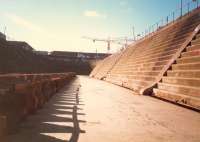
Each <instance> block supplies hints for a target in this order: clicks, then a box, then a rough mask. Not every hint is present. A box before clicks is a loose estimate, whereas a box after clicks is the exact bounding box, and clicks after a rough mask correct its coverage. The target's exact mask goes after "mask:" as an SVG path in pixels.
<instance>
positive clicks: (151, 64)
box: [94, 9, 200, 94]
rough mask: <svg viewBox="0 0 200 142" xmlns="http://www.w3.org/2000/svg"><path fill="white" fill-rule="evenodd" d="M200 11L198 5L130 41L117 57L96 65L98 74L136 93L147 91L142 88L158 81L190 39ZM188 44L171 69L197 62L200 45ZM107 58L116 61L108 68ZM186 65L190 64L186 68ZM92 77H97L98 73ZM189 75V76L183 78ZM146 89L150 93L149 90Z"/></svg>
mask: <svg viewBox="0 0 200 142" xmlns="http://www.w3.org/2000/svg"><path fill="white" fill-rule="evenodd" d="M199 12H200V9H197V10H194V11H193V12H191V13H190V14H188V15H187V16H184V17H183V18H181V19H179V20H177V21H175V22H174V23H170V24H169V25H168V26H166V27H164V28H162V29H161V30H158V31H157V32H155V33H154V34H151V35H149V36H147V37H146V38H144V39H142V40H140V41H137V42H136V43H134V44H132V45H130V46H129V47H128V48H127V49H126V50H125V51H123V52H121V56H120V57H119V58H118V60H115V56H113V57H111V58H110V59H108V60H107V61H106V62H104V63H103V64H102V68H98V72H99V74H101V75H102V74H103V75H104V80H105V81H108V82H111V83H114V84H117V85H120V86H124V87H126V88H129V89H132V90H134V91H137V93H141V94H146V93H144V92H145V90H148V89H149V88H152V87H153V86H155V84H157V82H158V81H159V78H161V76H162V75H161V74H162V72H163V70H164V69H165V67H166V66H168V64H169V63H171V61H172V60H174V59H173V58H174V56H175V55H176V53H178V51H179V50H180V49H182V48H183V44H184V45H185V42H186V41H187V42H188V40H190V37H191V36H192V35H193V33H194V32H195V29H196V27H197V26H198V25H199V23H200V15H199ZM197 37H198V36H196V39H197ZM194 40H195V38H194ZM196 41H197V40H196ZM188 45H189V46H191V48H189V47H188V48H186V49H187V51H189V50H190V52H189V53H183V54H182V55H181V57H182V58H181V59H178V60H177V61H176V63H177V64H174V65H173V66H172V69H173V71H180V70H195V67H194V66H197V65H198V62H199V59H198V58H199V57H196V56H198V55H199V54H198V51H194V50H197V49H199V48H200V47H198V44H197V43H196V42H195V43H194V42H193V43H190V44H188ZM191 55H192V56H191ZM183 57H184V58H183ZM194 58H195V59H194ZM110 60H115V61H116V62H115V64H113V66H112V68H110V70H109V71H107V70H108V69H109V68H107V67H108V66H109V64H112V61H110ZM194 60H195V61H194ZM181 62H182V63H181ZM106 66H107V67H106ZM188 67H192V68H191V69H189V68H188ZM105 68H106V70H105ZM186 68H187V69H186ZM103 72H104V73H103ZM106 72H107V73H106ZM182 75H184V74H182ZM94 77H95V78H98V74H97V75H96V76H94ZM158 77H159V78H158ZM171 77H172V78H173V77H177V76H171ZM181 77H182V76H180V78H181ZM190 77H192V76H188V77H186V78H190ZM166 80H167V79H166ZM168 80H169V79H168ZM148 92H149V94H150V92H151V91H148Z"/></svg>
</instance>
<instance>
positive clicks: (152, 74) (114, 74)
mask: <svg viewBox="0 0 200 142" xmlns="http://www.w3.org/2000/svg"><path fill="white" fill-rule="evenodd" d="M159 73H160V72H159V71H139V72H137V71H133V70H130V71H129V72H127V74H131V75H138V74H140V75H150V76H157V75H158V74H159ZM120 75H123V74H122V73H121V72H119V73H118V72H111V76H120Z"/></svg>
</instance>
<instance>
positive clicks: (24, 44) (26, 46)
mask: <svg viewBox="0 0 200 142" xmlns="http://www.w3.org/2000/svg"><path fill="white" fill-rule="evenodd" d="M8 45H9V46H12V47H16V48H23V49H25V50H28V51H34V49H33V47H31V46H30V45H29V44H28V43H27V42H24V41H8Z"/></svg>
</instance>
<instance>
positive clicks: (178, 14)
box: [135, 0, 200, 40]
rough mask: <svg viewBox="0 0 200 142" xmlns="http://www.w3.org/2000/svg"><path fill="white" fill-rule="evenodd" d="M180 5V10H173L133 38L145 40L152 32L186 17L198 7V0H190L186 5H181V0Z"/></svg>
mask: <svg viewBox="0 0 200 142" xmlns="http://www.w3.org/2000/svg"><path fill="white" fill-rule="evenodd" d="M180 5H181V6H180V8H178V9H176V10H174V11H173V12H171V13H170V14H169V15H167V16H166V17H164V18H162V19H160V20H159V21H157V22H156V23H154V24H153V25H151V26H149V27H148V28H146V29H145V31H143V32H142V33H140V34H138V35H137V36H136V37H135V38H136V39H137V40H139V39H143V38H146V37H148V36H150V35H152V34H153V33H154V32H156V31H158V30H160V29H162V28H164V27H166V26H167V25H169V24H171V23H174V22H175V21H176V20H177V19H181V18H182V17H184V16H186V15H188V14H189V13H190V12H191V11H193V10H194V9H197V8H199V7H200V0H192V1H189V2H187V3H182V0H181V4H180Z"/></svg>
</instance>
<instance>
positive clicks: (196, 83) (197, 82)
mask: <svg viewBox="0 0 200 142" xmlns="http://www.w3.org/2000/svg"><path fill="white" fill-rule="evenodd" d="M162 82H163V83H168V84H177V85H185V86H192V87H200V79H196V78H178V77H163V78H162Z"/></svg>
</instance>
